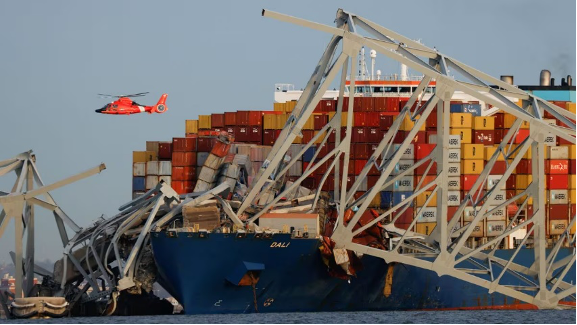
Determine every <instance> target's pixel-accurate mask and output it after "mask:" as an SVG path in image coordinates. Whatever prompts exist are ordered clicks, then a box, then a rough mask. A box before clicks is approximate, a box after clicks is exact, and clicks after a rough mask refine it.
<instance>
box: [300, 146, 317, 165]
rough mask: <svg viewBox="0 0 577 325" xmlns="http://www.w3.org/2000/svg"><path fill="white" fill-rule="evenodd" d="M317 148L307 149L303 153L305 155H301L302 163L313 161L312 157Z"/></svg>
mask: <svg viewBox="0 0 577 325" xmlns="http://www.w3.org/2000/svg"><path fill="white" fill-rule="evenodd" d="M316 149H317V148H315V147H310V148H308V149H307V151H305V153H304V154H303V161H304V162H311V160H313V156H314V155H315V150H316Z"/></svg>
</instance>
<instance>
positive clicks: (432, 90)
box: [427, 87, 435, 94]
mask: <svg viewBox="0 0 577 325" xmlns="http://www.w3.org/2000/svg"><path fill="white" fill-rule="evenodd" d="M427 92H428V93H431V94H432V93H434V92H435V87H427Z"/></svg>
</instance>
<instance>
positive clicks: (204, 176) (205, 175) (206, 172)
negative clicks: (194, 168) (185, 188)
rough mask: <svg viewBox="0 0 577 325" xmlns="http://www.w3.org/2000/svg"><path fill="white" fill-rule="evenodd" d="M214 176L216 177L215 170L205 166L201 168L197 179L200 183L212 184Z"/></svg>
mask: <svg viewBox="0 0 577 325" xmlns="http://www.w3.org/2000/svg"><path fill="white" fill-rule="evenodd" d="M215 176H216V170H214V169H211V168H208V167H206V166H205V167H202V168H201V170H200V175H198V179H199V180H201V181H205V182H207V183H209V184H212V182H213V181H214V177H215Z"/></svg>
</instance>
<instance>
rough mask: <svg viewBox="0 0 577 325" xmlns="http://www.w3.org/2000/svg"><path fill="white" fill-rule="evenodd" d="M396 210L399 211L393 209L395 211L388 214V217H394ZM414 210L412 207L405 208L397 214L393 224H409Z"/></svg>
mask: <svg viewBox="0 0 577 325" xmlns="http://www.w3.org/2000/svg"><path fill="white" fill-rule="evenodd" d="M398 212H400V210H395V211H394V212H393V214H392V215H391V216H390V218H391V219H392V218H394V217H395V216H396V215H397V213H398ZM414 212H415V210H414V208H407V210H405V211H404V212H403V213H402V214H401V215H400V216H399V218H398V219H397V221H395V225H396V224H397V223H400V224H410V223H411V222H413V215H414Z"/></svg>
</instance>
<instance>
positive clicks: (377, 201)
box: [369, 195, 381, 208]
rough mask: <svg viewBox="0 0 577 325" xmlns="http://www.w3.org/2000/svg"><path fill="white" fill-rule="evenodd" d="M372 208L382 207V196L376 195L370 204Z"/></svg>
mask: <svg viewBox="0 0 577 325" xmlns="http://www.w3.org/2000/svg"><path fill="white" fill-rule="evenodd" d="M369 207H370V208H380V207H381V196H380V195H375V197H374V198H373V200H372V201H371V203H370V204H369Z"/></svg>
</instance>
